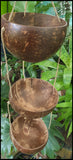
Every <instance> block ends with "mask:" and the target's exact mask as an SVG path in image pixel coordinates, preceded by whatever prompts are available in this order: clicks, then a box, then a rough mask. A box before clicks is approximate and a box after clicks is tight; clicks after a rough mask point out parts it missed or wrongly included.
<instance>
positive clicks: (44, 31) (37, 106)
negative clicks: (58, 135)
mask: <svg viewBox="0 0 73 160" xmlns="http://www.w3.org/2000/svg"><path fill="white" fill-rule="evenodd" d="M14 5H15V3H14ZM13 8H14V6H13ZM25 8H26V7H25ZM1 27H2V32H1V36H2V42H3V49H4V54H5V60H6V69H7V76H8V81H9V86H10V92H9V101H8V104H7V107H9V104H11V106H12V108H13V109H14V110H15V111H16V112H17V113H19V114H20V116H18V117H17V118H16V119H15V120H14V121H13V122H12V123H11V120H10V113H9V108H8V113H9V122H10V135H11V139H12V142H13V144H14V145H15V147H16V148H17V149H18V150H19V151H20V152H22V153H25V154H28V155H30V154H35V153H37V152H39V151H41V150H42V149H43V148H44V146H45V145H46V143H47V141H48V130H47V127H46V125H45V124H44V122H43V121H42V120H41V119H37V118H40V117H44V116H46V115H47V114H49V113H50V112H51V111H52V110H53V109H54V107H55V106H56V104H57V103H58V92H57V91H56V89H55V88H54V86H52V85H51V84H50V83H48V82H46V81H44V80H40V79H37V78H25V76H24V79H19V80H18V81H16V82H15V83H14V84H13V85H12V86H11V83H10V79H9V74H8V73H9V72H8V66H7V57H6V53H5V48H4V45H5V46H6V48H7V50H8V51H9V52H10V53H11V54H13V55H14V56H16V57H18V58H20V59H22V60H25V61H27V62H39V61H42V60H45V59H48V58H49V57H51V56H52V55H53V54H54V53H55V52H56V51H57V50H58V49H59V48H60V47H61V45H62V43H63V41H64V38H65V35H66V29H67V23H66V22H65V21H64V20H63V19H61V18H60V19H58V17H56V16H51V15H45V14H38V13H26V14H25V12H24V13H23V12H14V13H13V10H12V12H11V14H10V13H7V14H5V15H2V17H1ZM23 64H24V63H23ZM58 64H59V62H58ZM57 69H58V68H57ZM23 71H24V65H23ZM57 71H58V70H57ZM23 74H24V72H23ZM56 77H57V74H56ZM55 82H56V79H55ZM54 85H55V83H54ZM35 118H36V119H35ZM51 119H52V114H51ZM49 125H51V121H50V123H49Z"/></svg>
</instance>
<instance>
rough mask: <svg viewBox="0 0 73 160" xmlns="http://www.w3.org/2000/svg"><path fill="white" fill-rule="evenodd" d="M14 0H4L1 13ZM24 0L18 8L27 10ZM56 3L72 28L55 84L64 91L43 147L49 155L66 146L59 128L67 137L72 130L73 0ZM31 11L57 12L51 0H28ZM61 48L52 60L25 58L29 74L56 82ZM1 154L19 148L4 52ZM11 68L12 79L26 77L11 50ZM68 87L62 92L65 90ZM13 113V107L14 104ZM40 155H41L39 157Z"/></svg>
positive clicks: (10, 155) (9, 155) (47, 119)
mask: <svg viewBox="0 0 73 160" xmlns="http://www.w3.org/2000/svg"><path fill="white" fill-rule="evenodd" d="M13 3H14V1H1V15H2V14H5V13H7V12H11V10H12V6H13ZM24 6H25V2H24V1H17V2H16V7H15V11H16V12H22V11H23V12H24ZM55 6H56V9H57V11H58V14H59V16H60V17H61V18H64V19H65V20H66V21H67V23H68V29H67V34H66V38H65V41H64V43H63V45H62V48H61V57H60V64H59V70H58V75H57V80H56V84H55V88H56V89H57V91H58V92H59V93H60V96H59V103H58V104H57V106H56V108H55V109H54V111H53V115H52V123H51V127H50V130H49V131H48V132H49V139H48V142H47V145H46V146H45V147H44V149H43V150H42V151H41V153H42V154H43V155H47V157H48V158H49V159H53V158H54V159H55V158H56V156H57V153H56V152H57V151H58V150H60V149H61V148H62V146H61V145H60V144H59V140H61V141H62V142H64V137H63V135H62V134H61V132H60V131H59V129H61V128H62V127H63V126H65V130H67V133H68V134H67V137H69V136H70V135H71V133H72V27H71V15H72V10H71V1H55ZM26 11H27V12H35V13H45V14H52V15H55V12H54V9H53V7H52V4H51V1H28V3H27V10H26ZM59 52H60V50H59V51H58V52H57V53H56V54H55V55H54V56H53V57H51V58H49V59H48V60H45V61H42V62H39V63H28V62H25V75H26V77H33V78H36V77H37V78H41V79H43V80H45V81H48V82H50V83H51V84H52V85H53V84H54V78H55V75H56V70H57V63H58V57H59ZM1 55H2V56H1V61H2V65H1V71H2V72H1V73H2V75H1V78H2V79H1V154H2V158H9V159H13V157H14V155H15V153H16V152H17V150H16V148H15V147H14V145H13V143H12V141H11V139H10V131H9V128H10V126H9V120H8V113H7V105H6V103H7V101H8V96H9V85H8V81H7V74H6V64H5V58H4V55H3V50H2V53H1ZM7 59H8V70H9V75H10V80H11V83H12V84H13V83H14V82H15V81H16V80H17V79H19V78H23V73H22V61H21V60H18V59H17V58H15V57H13V56H12V55H10V54H9V53H7ZM63 90H64V91H65V94H64V95H62V94H61V91H63ZM10 111H11V113H13V109H12V108H11V107H10ZM43 120H44V122H45V124H46V126H47V128H48V126H49V122H50V114H49V115H47V116H45V117H44V118H43ZM39 159H40V158H39Z"/></svg>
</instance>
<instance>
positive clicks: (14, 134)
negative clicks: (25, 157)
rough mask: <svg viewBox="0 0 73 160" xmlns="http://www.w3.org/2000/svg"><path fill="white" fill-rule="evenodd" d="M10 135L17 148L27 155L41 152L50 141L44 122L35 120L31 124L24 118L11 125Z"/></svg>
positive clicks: (19, 118)
mask: <svg viewBox="0 0 73 160" xmlns="http://www.w3.org/2000/svg"><path fill="white" fill-rule="evenodd" d="M10 135H11V139H12V142H13V144H14V145H15V147H16V148H17V149H18V150H19V151H20V152H22V153H25V154H35V153H37V152H39V151H41V150H42V149H43V147H44V146H45V145H46V143H47V140H48V130H47V127H46V125H45V124H44V122H43V120H41V119H35V120H32V122H31V123H29V122H28V121H27V122H26V120H25V119H24V117H22V116H18V117H17V118H16V119H15V120H14V121H13V123H12V124H11V127H10Z"/></svg>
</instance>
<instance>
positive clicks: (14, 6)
mask: <svg viewBox="0 0 73 160" xmlns="http://www.w3.org/2000/svg"><path fill="white" fill-rule="evenodd" d="M15 5H16V1H15V2H14V5H13V8H12V11H11V13H10V16H9V19H8V21H9V22H10V21H11V18H12V15H13V11H14V9H15Z"/></svg>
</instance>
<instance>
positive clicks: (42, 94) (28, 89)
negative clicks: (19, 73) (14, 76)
mask: <svg viewBox="0 0 73 160" xmlns="http://www.w3.org/2000/svg"><path fill="white" fill-rule="evenodd" d="M11 90H12V96H11V93H9V101H10V104H11V106H12V108H13V109H14V110H15V111H16V112H18V113H19V114H22V115H25V116H26V117H28V118H29V117H30V118H31V119H33V118H40V117H43V116H46V115H47V114H49V113H50V112H51V111H52V110H53V108H54V107H55V106H56V104H57V103H58V92H57V91H56V89H55V88H54V87H53V86H52V85H51V84H50V83H48V82H46V81H44V80H41V79H37V78H26V79H25V80H24V79H20V80H18V81H16V82H15V83H14V84H13V85H12V88H11Z"/></svg>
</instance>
